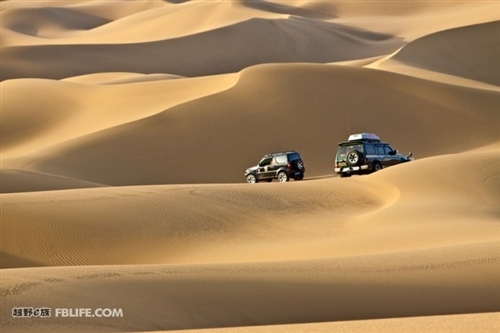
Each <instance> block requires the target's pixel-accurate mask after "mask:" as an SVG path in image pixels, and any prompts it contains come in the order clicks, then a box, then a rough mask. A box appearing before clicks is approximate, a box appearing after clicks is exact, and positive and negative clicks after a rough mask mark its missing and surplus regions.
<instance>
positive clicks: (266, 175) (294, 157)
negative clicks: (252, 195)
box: [245, 150, 306, 184]
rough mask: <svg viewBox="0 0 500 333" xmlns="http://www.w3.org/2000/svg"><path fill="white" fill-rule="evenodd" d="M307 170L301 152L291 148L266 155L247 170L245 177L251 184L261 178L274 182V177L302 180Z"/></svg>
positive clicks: (284, 179) (283, 180)
mask: <svg viewBox="0 0 500 333" xmlns="http://www.w3.org/2000/svg"><path fill="white" fill-rule="evenodd" d="M305 172H306V168H305V166H304V162H303V161H302V158H301V157H300V154H299V153H298V152H296V151H293V150H291V151H285V152H276V153H270V154H267V155H265V156H264V157H263V158H262V159H261V160H260V162H259V164H257V165H256V166H254V167H251V168H248V169H247V170H246V171H245V178H246V179H247V182H248V183H250V184H254V183H258V182H259V181H261V180H267V181H268V182H272V181H273V179H278V180H279V181H280V182H287V181H288V180H289V179H290V178H293V179H295V180H302V179H303V178H304V173H305Z"/></svg>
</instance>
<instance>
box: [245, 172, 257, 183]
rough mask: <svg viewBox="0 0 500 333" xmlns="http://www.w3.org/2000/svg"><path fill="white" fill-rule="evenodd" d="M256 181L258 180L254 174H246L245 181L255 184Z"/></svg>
mask: <svg viewBox="0 0 500 333" xmlns="http://www.w3.org/2000/svg"><path fill="white" fill-rule="evenodd" d="M257 182H258V180H257V178H256V177H255V175H254V174H249V175H248V176H247V183H249V184H255V183H257Z"/></svg>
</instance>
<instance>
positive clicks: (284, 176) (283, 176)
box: [278, 171, 288, 183]
mask: <svg viewBox="0 0 500 333" xmlns="http://www.w3.org/2000/svg"><path fill="white" fill-rule="evenodd" d="M278 180H279V181H280V182H281V183H284V182H287V181H288V175H287V174H286V172H285V171H280V172H279V173H278Z"/></svg>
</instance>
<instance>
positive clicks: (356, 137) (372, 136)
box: [348, 133, 380, 141]
mask: <svg viewBox="0 0 500 333" xmlns="http://www.w3.org/2000/svg"><path fill="white" fill-rule="evenodd" d="M348 140H349V141H354V140H377V141H380V138H379V137H378V136H377V135H375V134H373V133H359V134H351V135H349V139H348Z"/></svg>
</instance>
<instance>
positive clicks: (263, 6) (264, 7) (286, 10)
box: [241, 0, 337, 19]
mask: <svg viewBox="0 0 500 333" xmlns="http://www.w3.org/2000/svg"><path fill="white" fill-rule="evenodd" d="M241 2H242V4H243V5H244V6H246V7H248V8H252V9H257V10H261V11H265V12H270V13H276V14H287V15H295V16H302V17H307V18H315V19H321V18H329V19H331V18H335V17H337V16H335V15H331V14H326V13H321V12H318V11H314V10H310V9H306V8H298V7H293V6H287V5H283V4H278V3H271V2H267V1H265V0H241Z"/></svg>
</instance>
